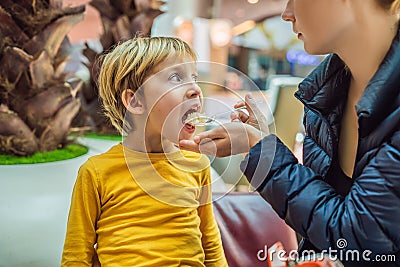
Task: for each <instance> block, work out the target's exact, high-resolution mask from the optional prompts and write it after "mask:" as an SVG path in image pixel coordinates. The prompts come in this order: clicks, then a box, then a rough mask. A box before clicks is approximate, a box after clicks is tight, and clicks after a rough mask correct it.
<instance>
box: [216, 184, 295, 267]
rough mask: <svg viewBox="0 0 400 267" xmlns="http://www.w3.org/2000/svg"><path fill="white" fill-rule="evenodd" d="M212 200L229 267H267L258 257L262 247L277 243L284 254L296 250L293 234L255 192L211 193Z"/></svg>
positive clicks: (262, 253) (262, 255)
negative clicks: (281, 245)
mask: <svg viewBox="0 0 400 267" xmlns="http://www.w3.org/2000/svg"><path fill="white" fill-rule="evenodd" d="M213 199H214V202H213V206H214V214H215V218H216V221H217V224H218V227H219V229H220V232H221V236H222V243H223V246H224V251H225V255H226V258H227V260H228V264H229V266H230V267H257V266H263V267H266V266H268V265H267V262H266V261H263V260H259V258H261V259H262V258H263V257H264V256H265V249H266V246H267V247H271V246H272V245H273V244H274V243H276V242H278V241H280V242H281V243H282V244H283V247H284V249H285V251H286V252H290V251H291V250H296V249H297V238H296V234H295V232H294V231H293V230H292V229H291V228H290V227H289V226H288V225H286V223H285V222H284V221H283V220H282V219H280V218H279V217H278V215H277V214H276V213H275V211H274V210H273V209H272V207H271V206H270V205H269V204H268V202H266V201H265V200H264V199H263V198H262V197H261V196H260V195H259V194H258V193H241V192H240V193H239V192H238V193H236V192H235V193H229V194H226V195H223V194H218V193H213ZM260 250H263V251H261V252H260ZM257 255H259V256H260V257H258V256H257Z"/></svg>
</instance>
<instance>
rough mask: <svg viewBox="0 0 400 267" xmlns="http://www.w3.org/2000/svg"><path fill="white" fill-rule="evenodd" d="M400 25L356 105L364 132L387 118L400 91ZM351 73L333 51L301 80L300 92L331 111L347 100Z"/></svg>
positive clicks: (322, 110)
mask: <svg viewBox="0 0 400 267" xmlns="http://www.w3.org/2000/svg"><path fill="white" fill-rule="evenodd" d="M399 66H400V29H399V31H398V33H397V35H396V37H395V38H394V40H393V42H392V45H391V47H390V49H389V51H388V53H387V54H386V56H385V58H384V60H383V61H382V63H381V65H380V67H379V69H378V71H377V72H376V73H375V75H374V76H373V77H372V79H371V81H370V82H369V83H368V85H367V87H366V89H365V91H364V93H363V95H362V96H361V98H360V100H359V102H358V103H357V105H356V109H357V114H358V118H359V128H360V131H361V132H360V134H361V136H363V135H366V134H368V133H369V132H370V131H371V130H373V129H374V128H375V126H376V125H377V123H379V121H381V120H382V119H383V118H385V117H386V116H387V115H388V114H389V113H390V112H391V109H390V107H392V106H393V105H396V102H395V101H396V99H397V98H398V97H399V94H400V71H399V68H400V67H399ZM349 82H350V73H349V72H348V70H347V69H346V66H345V64H344V62H343V61H342V60H341V59H340V58H339V56H338V55H336V54H332V55H329V56H327V58H326V59H325V60H324V61H323V62H322V63H321V64H320V65H319V66H317V68H315V69H314V71H313V72H311V74H310V75H309V76H307V77H306V78H305V79H304V80H303V81H302V82H301V83H300V84H299V90H298V91H297V92H296V96H297V97H298V98H299V99H300V100H301V101H302V102H303V103H304V104H305V105H306V106H307V107H309V108H311V109H313V110H315V111H317V112H319V113H321V114H323V115H324V114H328V113H330V112H332V108H333V107H334V106H336V105H337V104H338V102H339V101H340V100H344V99H345V98H346V96H347V91H348V87H349Z"/></svg>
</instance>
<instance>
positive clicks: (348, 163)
mask: <svg viewBox="0 0 400 267" xmlns="http://www.w3.org/2000/svg"><path fill="white" fill-rule="evenodd" d="M399 2H400V0H318V1H315V0H289V1H288V3H287V6H286V9H285V11H284V12H283V14H282V18H283V19H284V20H285V21H288V22H291V23H292V25H293V31H294V32H295V33H297V35H298V38H299V39H300V40H302V41H303V42H304V47H305V50H306V51H307V52H308V53H310V54H330V55H329V56H328V57H327V58H326V60H324V62H322V63H321V64H320V65H319V66H318V67H317V68H316V69H315V70H314V71H313V72H312V73H311V74H310V75H309V76H308V77H307V78H305V80H304V81H303V82H302V83H301V84H300V85H299V90H298V92H296V94H295V95H296V97H297V98H298V99H299V100H300V101H301V102H302V103H303V104H304V106H305V109H304V111H305V115H304V125H305V130H306V138H305V141H304V147H303V151H304V155H303V158H304V160H303V161H304V165H300V164H298V162H297V160H296V158H295V157H294V156H293V154H292V153H291V152H290V150H289V149H288V148H286V147H285V146H284V145H283V144H282V142H280V141H279V139H278V138H276V137H275V136H274V135H267V136H266V137H264V138H262V137H260V132H259V131H258V130H257V129H256V128H261V126H262V123H261V121H260V120H257V118H256V116H255V114H256V115H257V114H258V112H259V111H258V110H257V107H256V105H255V104H254V101H253V100H252V99H251V98H250V99H249V97H247V98H246V103H245V104H246V105H247V107H248V109H249V110H253V111H254V113H253V112H250V116H246V115H245V114H240V116H239V118H240V120H241V121H242V122H244V123H240V122H231V123H229V124H226V125H224V127H218V128H214V129H213V130H210V131H208V132H204V133H201V134H199V135H197V136H196V137H195V139H194V142H193V141H188V140H186V141H181V143H180V146H181V148H183V149H188V150H194V151H201V152H203V153H213V149H214V150H215V151H214V152H215V153H214V154H216V155H217V156H226V155H230V154H233V153H242V152H249V154H248V155H247V156H246V158H245V160H244V161H243V162H242V164H241V168H242V170H243V172H244V173H245V175H246V177H247V178H248V180H249V181H250V182H251V183H252V184H253V185H254V186H255V187H256V189H257V191H259V192H260V193H261V195H262V196H263V197H264V198H265V199H266V200H267V201H268V202H269V203H270V204H271V205H272V207H273V208H274V209H275V211H276V212H277V213H278V214H279V215H280V216H281V217H282V218H283V219H285V221H286V223H287V224H289V225H290V226H291V227H293V228H294V229H295V230H296V231H297V232H298V233H299V234H300V235H301V236H302V237H303V238H304V240H303V242H302V245H301V247H300V250H304V249H312V250H314V251H321V250H322V251H324V252H327V251H328V252H329V250H330V252H331V254H334V255H337V256H338V257H339V259H341V260H342V261H343V262H344V263H345V266H346V267H347V266H400V205H399V204H400V34H399V15H398V14H399V6H400V3H399ZM253 126H256V128H255V127H253ZM239 136H240V138H238V137H239ZM244 136H247V139H246V138H243V137H244ZM231 140H235V141H234V142H231ZM241 140H243V141H242V142H240V141H241ZM265 166H269V168H268V170H267V168H266V167H265ZM335 250H336V251H335ZM346 252H347V253H346ZM357 256H358V257H357ZM369 264H370V265H369Z"/></svg>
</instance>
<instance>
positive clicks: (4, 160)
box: [0, 144, 88, 165]
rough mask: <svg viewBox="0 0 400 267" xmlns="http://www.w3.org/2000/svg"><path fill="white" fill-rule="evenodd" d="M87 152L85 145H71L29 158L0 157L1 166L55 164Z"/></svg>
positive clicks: (38, 153)
mask: <svg viewBox="0 0 400 267" xmlns="http://www.w3.org/2000/svg"><path fill="white" fill-rule="evenodd" d="M87 152H88V148H87V147H85V146H83V145H79V144H69V145H67V146H66V147H65V148H63V149H57V150H54V151H49V152H37V153H35V154H33V155H32V156H29V157H16V156H11V155H0V165H13V164H34V163H44V162H54V161H60V160H66V159H72V158H76V157H79V156H81V155H84V154H86V153H87Z"/></svg>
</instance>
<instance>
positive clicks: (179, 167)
mask: <svg viewBox="0 0 400 267" xmlns="http://www.w3.org/2000/svg"><path fill="white" fill-rule="evenodd" d="M209 173H210V172H209V161H208V159H207V158H206V157H205V156H200V155H199V154H196V153H192V152H187V151H178V152H173V153H168V154H162V153H150V154H147V153H141V152H135V151H132V150H128V149H126V148H124V147H123V146H122V144H118V145H116V146H114V147H112V148H111V149H110V150H109V151H107V152H106V153H103V154H101V155H97V156H94V157H91V158H89V159H88V161H87V162H86V163H84V164H83V165H82V166H81V168H80V169H79V172H78V177H77V180H76V183H75V186H74V190H73V194H72V200H71V207H70V212H69V217H68V225H67V233H66V239H65V243H64V251H63V256H62V264H61V265H62V266H74V267H78V266H92V258H93V255H94V245H95V244H96V243H97V254H98V257H99V260H100V263H101V265H102V267H107V266H130V267H131V266H135V267H140V266H156V267H161V266H162V267H164V266H191V267H193V266H207V267H208V266H215V267H223V266H227V263H226V259H225V256H224V252H223V249H222V243H221V238H220V233H219V230H218V227H217V225H216V222H215V219H214V215H213V211H212V204H211V189H210V188H211V187H210V183H211V180H210V175H209Z"/></svg>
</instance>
